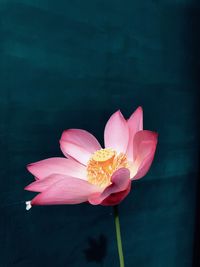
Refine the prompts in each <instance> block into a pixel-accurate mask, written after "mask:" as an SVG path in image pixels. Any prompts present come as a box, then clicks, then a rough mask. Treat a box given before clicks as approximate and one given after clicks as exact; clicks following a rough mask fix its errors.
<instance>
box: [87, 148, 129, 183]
mask: <svg viewBox="0 0 200 267" xmlns="http://www.w3.org/2000/svg"><path fill="white" fill-rule="evenodd" d="M123 167H124V168H127V167H128V161H127V158H126V155H124V154H123V153H119V154H117V152H116V151H114V150H113V149H110V148H105V149H100V150H97V151H96V152H95V153H94V154H93V155H92V157H91V158H90V160H89V162H88V164H87V177H88V182H90V183H91V184H95V185H98V186H100V187H105V186H108V185H109V184H111V176H112V174H113V173H114V172H115V171H116V170H118V169H120V168H123Z"/></svg>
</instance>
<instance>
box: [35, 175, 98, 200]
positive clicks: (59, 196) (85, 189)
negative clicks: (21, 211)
mask: <svg viewBox="0 0 200 267" xmlns="http://www.w3.org/2000/svg"><path fill="white" fill-rule="evenodd" d="M98 190H99V189H98V188H97V187H96V186H94V185H92V184H90V183H88V182H87V181H84V180H81V179H78V178H73V177H68V178H67V179H62V180H59V181H58V182H56V183H54V184H52V185H51V186H50V187H48V188H47V190H45V191H43V192H42V193H40V194H38V195H37V196H36V197H35V198H34V199H33V200H32V201H31V205H62V204H79V203H82V202H86V201H87V200H88V198H89V196H90V195H91V194H93V193H95V192H98Z"/></svg>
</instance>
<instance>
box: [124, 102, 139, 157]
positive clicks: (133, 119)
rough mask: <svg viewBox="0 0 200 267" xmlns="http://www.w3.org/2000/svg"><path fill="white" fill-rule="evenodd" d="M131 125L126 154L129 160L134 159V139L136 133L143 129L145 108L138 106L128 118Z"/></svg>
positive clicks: (129, 125)
mask: <svg viewBox="0 0 200 267" xmlns="http://www.w3.org/2000/svg"><path fill="white" fill-rule="evenodd" d="M127 123H128V127H129V143H128V147H127V151H126V154H127V156H128V159H129V160H133V139H134V135H135V134H136V133H137V132H138V131H141V130H143V110H142V107H138V108H137V109H136V110H135V112H133V114H132V115H131V116H130V118H129V119H128V120H127Z"/></svg>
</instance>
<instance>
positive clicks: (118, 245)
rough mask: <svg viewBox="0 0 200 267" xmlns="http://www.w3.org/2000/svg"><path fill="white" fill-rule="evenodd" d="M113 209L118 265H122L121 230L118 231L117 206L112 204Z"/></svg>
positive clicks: (121, 266)
mask: <svg viewBox="0 0 200 267" xmlns="http://www.w3.org/2000/svg"><path fill="white" fill-rule="evenodd" d="M113 210H114V218H115V228H116V237H117V247H118V254H119V262H120V267H124V255H123V250H122V239H121V231H120V223H119V212H118V206H114V207H113Z"/></svg>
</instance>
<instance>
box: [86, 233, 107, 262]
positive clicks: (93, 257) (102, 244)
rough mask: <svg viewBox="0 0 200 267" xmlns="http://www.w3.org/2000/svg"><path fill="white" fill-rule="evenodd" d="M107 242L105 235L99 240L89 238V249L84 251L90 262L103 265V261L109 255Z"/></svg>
mask: <svg viewBox="0 0 200 267" xmlns="http://www.w3.org/2000/svg"><path fill="white" fill-rule="evenodd" d="M107 242H108V241H107V238H106V236H105V235H103V234H101V235H100V236H99V237H98V238H93V237H89V238H88V245H89V247H88V248H87V249H85V250H83V252H84V254H85V258H86V260H87V261H88V262H93V261H94V262H97V263H99V264H103V260H104V258H105V257H106V254H107V246H108V244H107ZM102 266H103V265H102Z"/></svg>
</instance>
